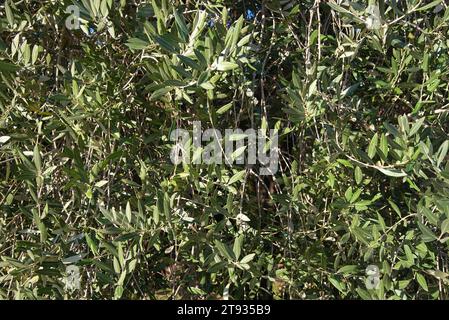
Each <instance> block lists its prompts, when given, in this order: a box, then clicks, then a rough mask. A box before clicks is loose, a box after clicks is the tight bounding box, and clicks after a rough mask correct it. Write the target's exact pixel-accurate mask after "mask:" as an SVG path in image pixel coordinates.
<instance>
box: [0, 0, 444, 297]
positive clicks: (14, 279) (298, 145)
mask: <svg viewBox="0 0 449 320" xmlns="http://www.w3.org/2000/svg"><path fill="white" fill-rule="evenodd" d="M3 2H4V3H3V5H2V11H1V13H0V76H1V78H2V81H1V83H0V109H1V118H0V168H1V170H0V256H1V260H0V297H2V298H6V299H41V298H50V299H55V298H56V299H61V298H88V299H105V298H117V299H118V298H127V299H167V298H176V299H177V298H188V299H221V298H225V299H226V298H230V299H250V298H264V299H265V298H275V299H281V298H285V299H301V298H307V299H316V298H321V299H333V298H352V299H359V298H362V299H446V298H448V293H449V292H448V290H449V278H448V275H449V274H448V272H449V271H448V267H449V266H448V248H449V246H448V245H449V233H448V232H449V184H448V182H449V164H448V157H447V151H448V147H449V140H448V132H449V128H448V123H449V122H448V113H449V102H448V94H449V87H448V86H449V85H448V83H449V81H448V80H449V69H448V66H449V54H448V47H449V7H448V2H447V1H441V0H440V1H427V0H406V1H388V2H386V1H384V0H380V1H377V2H376V1H372V0H370V1H369V4H370V5H371V6H367V3H366V1H353V2H349V1H321V0H305V1H293V0H282V1H280V0H270V1H262V2H260V1H224V0H218V1H175V0H170V1H169V0H161V1H156V0H153V1H150V0H135V1H126V0H120V1H112V0H82V1H68V0H63V1H62V0H40V1H35V0H21V1H18V0H6V1H3ZM69 5H76V6H78V8H80V9H81V10H80V13H81V20H80V29H76V28H75V29H71V28H67V26H66V21H67V19H71V18H73V17H69V12H68V11H66V8H67V7H68V6H69ZM373 5H374V7H373ZM372 8H379V11H378V14H379V15H378V16H376V15H374V18H373V16H370V12H372V11H371V9H372ZM376 12H377V11H376V10H374V13H375V14H376ZM376 18H378V19H379V20H378V21H377V20H376ZM69 21H72V20H69ZM377 22H379V23H380V24H379V25H378V26H376V23H377ZM193 121H201V122H202V124H203V126H204V128H209V127H214V128H218V129H219V130H220V131H224V130H225V129H226V128H242V129H247V128H255V129H258V128H262V130H267V129H271V128H277V129H278V130H279V133H280V137H279V171H278V172H277V173H276V174H275V175H274V176H262V175H260V174H259V171H258V166H257V165H255V166H245V165H236V164H234V165H232V166H229V165H224V164H223V165H217V164H216V165H214V164H209V165H208V164H180V165H174V164H173V163H172V162H171V161H170V150H171V148H172V146H173V142H172V141H170V133H171V132H172V130H173V129H175V128H184V129H186V130H190V131H192V125H193ZM197 155H198V154H197ZM69 265H76V266H78V267H79V270H80V274H81V287H80V289H79V290H73V291H71V290H66V288H65V284H64V277H65V276H66V268H67V266H69ZM367 267H368V272H367ZM376 267H377V268H378V270H379V279H380V283H379V285H378V287H377V289H370V286H369V285H367V284H368V283H367V282H366V281H367V280H369V279H370V277H373V274H372V273H370V272H371V271H373V268H374V272H375V269H376ZM370 268H371V269H370ZM374 276H376V275H374Z"/></svg>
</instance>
